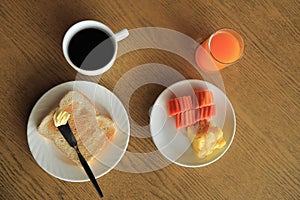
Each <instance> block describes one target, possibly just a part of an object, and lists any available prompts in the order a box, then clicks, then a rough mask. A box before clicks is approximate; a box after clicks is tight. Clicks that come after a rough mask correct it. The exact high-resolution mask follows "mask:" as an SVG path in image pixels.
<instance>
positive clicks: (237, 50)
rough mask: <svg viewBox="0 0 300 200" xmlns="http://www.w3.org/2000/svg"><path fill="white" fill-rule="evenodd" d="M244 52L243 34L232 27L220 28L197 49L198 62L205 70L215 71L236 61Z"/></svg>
mask: <svg viewBox="0 0 300 200" xmlns="http://www.w3.org/2000/svg"><path fill="white" fill-rule="evenodd" d="M243 53H244V40H243V38H242V36H241V35H240V34H239V33H238V32H236V31H234V30H232V29H227V28H224V29H220V30H218V31H216V32H215V33H213V34H212V35H211V36H210V37H209V38H208V39H206V40H205V41H204V42H203V43H202V44H201V45H200V46H199V47H198V48H197V50H196V55H195V58H196V63H197V65H198V66H199V67H200V68H201V69H203V70H204V71H208V72H213V71H217V70H220V69H223V68H224V67H227V66H229V65H231V64H233V63H236V62H237V61H238V60H239V59H240V58H241V57H242V55H243Z"/></svg>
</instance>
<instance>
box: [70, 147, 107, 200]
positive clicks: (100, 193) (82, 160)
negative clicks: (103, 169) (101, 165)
mask: <svg viewBox="0 0 300 200" xmlns="http://www.w3.org/2000/svg"><path fill="white" fill-rule="evenodd" d="M74 148H75V150H76V152H77V154H78V158H79V160H80V162H81V164H82V166H83V168H84V170H85V172H86V174H87V175H88V177H89V179H90V180H91V182H92V183H93V185H94V187H95V189H96V190H97V192H98V194H99V196H100V197H101V198H102V197H103V193H102V191H101V189H100V187H99V185H98V183H97V181H96V179H95V176H94V174H93V172H92V170H91V168H90V167H89V165H88V163H87V162H86V160H85V159H84V157H83V156H82V154H81V153H80V151H79V149H78V147H77V146H75V147H74Z"/></svg>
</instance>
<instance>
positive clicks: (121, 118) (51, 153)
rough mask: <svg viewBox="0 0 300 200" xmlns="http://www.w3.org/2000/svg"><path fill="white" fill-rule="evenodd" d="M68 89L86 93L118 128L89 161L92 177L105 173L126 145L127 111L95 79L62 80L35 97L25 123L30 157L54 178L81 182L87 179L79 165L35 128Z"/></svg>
mask: <svg viewBox="0 0 300 200" xmlns="http://www.w3.org/2000/svg"><path fill="white" fill-rule="evenodd" d="M71 90H79V91H81V92H82V93H84V94H85V95H86V96H87V97H89V98H90V99H91V100H92V102H93V103H94V104H95V105H96V107H97V108H98V109H99V111H100V113H101V114H105V115H108V116H110V117H111V118H112V119H113V120H114V121H115V123H116V126H117V128H118V131H117V133H116V135H115V137H114V139H113V140H112V142H110V143H109V144H108V146H107V148H106V149H105V153H104V155H102V156H101V157H100V159H99V160H95V161H93V162H92V163H91V165H90V167H91V169H92V171H93V173H94V175H95V177H96V178H99V177H101V176H103V175H104V174H106V173H108V172H109V171H110V170H111V169H113V168H114V167H115V166H116V165H117V164H118V162H119V161H120V160H121V158H122V157H123V155H124V153H125V151H126V148H127V146H128V142H129V137H130V132H129V131H130V127H129V120H128V115H127V113H126V110H125V108H124V107H123V105H122V103H121V101H120V100H119V99H118V98H117V97H116V96H115V95H114V94H113V93H112V92H111V91H109V90H108V89H106V88H105V87H103V86H100V85H98V84H96V83H92V82H87V81H71V82H66V83H63V84H60V85H58V86H56V87H54V88H52V89H50V90H49V91H48V92H46V93H45V94H44V95H43V96H42V97H41V98H40V99H39V100H38V101H37V103H36V104H35V106H34V107H33V109H32V111H31V114H30V116H29V120H28V124H27V139H28V144H29V148H30V150H31V153H32V155H33V157H34V159H35V160H36V162H37V163H38V164H39V165H40V166H41V167H42V168H43V169H44V170H45V171H46V172H48V173H49V174H51V175H52V176H54V177H56V178H59V179H62V180H65V181H71V182H83V181H88V180H89V179H88V177H87V175H86V173H85V172H84V170H83V168H82V167H81V166H78V165H76V164H74V163H73V162H72V161H71V160H70V159H68V158H67V157H66V156H65V155H64V154H63V153H62V152H61V151H60V150H58V149H57V148H56V146H55V145H54V144H53V142H52V141H50V140H48V139H46V138H45V137H43V136H41V135H40V134H39V133H38V131H37V127H38V125H39V124H40V122H41V121H42V119H43V118H44V117H45V116H46V115H47V114H48V113H49V112H50V111H51V110H52V109H53V108H55V107H56V106H57V105H58V103H59V101H60V99H61V98H62V97H63V96H64V95H65V94H66V93H67V92H68V91H71Z"/></svg>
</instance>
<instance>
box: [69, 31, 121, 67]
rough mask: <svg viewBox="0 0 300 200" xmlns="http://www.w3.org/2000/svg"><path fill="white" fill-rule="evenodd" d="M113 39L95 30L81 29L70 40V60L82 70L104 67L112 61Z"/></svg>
mask: <svg viewBox="0 0 300 200" xmlns="http://www.w3.org/2000/svg"><path fill="white" fill-rule="evenodd" d="M112 39H113V38H111V37H109V35H108V34H107V33H105V32H104V31H102V30H99V29H95V28H88V29H83V30H81V31H79V32H78V33H76V34H75V35H74V36H73V38H72V39H71V41H70V43H69V47H68V54H69V57H70V60H71V61H72V63H73V64H74V65H76V66H77V67H79V68H81V69H84V70H96V69H100V68H102V67H104V66H105V65H106V64H108V63H109V61H110V60H111V59H112V57H113V55H114V52H115V46H114V43H113V40H112Z"/></svg>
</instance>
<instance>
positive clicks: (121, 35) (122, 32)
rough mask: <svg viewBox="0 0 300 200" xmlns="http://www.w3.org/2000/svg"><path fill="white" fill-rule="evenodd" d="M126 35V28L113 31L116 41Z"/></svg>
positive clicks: (127, 33)
mask: <svg viewBox="0 0 300 200" xmlns="http://www.w3.org/2000/svg"><path fill="white" fill-rule="evenodd" d="M128 35H129V32H128V30H127V29H123V30H121V31H119V32H118V33H115V37H116V40H117V42H119V41H121V40H123V39H125V38H126V37H127V36H128Z"/></svg>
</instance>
